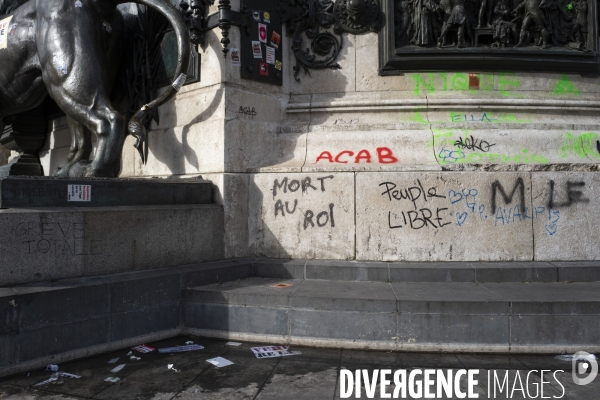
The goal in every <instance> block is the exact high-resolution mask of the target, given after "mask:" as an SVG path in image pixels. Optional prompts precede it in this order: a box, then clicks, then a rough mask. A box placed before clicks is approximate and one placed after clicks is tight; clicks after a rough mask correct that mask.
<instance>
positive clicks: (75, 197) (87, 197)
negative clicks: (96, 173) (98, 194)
mask: <svg viewBox="0 0 600 400" xmlns="http://www.w3.org/2000/svg"><path fill="white" fill-rule="evenodd" d="M67 201H92V185H68V188H67Z"/></svg>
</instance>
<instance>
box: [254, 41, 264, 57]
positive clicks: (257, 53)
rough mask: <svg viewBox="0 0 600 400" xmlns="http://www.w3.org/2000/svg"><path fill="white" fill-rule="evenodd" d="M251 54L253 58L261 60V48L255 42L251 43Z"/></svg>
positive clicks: (257, 42)
mask: <svg viewBox="0 0 600 400" xmlns="http://www.w3.org/2000/svg"><path fill="white" fill-rule="evenodd" d="M252 54H254V58H262V47H261V45H260V42H259V41H257V40H253V41H252Z"/></svg>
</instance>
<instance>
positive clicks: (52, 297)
mask: <svg viewBox="0 0 600 400" xmlns="http://www.w3.org/2000/svg"><path fill="white" fill-rule="evenodd" d="M250 261H251V260H244V259H238V260H228V261H216V262H208V263H202V264H192V265H184V266H179V267H174V268H163V269H154V270H148V271H134V272H127V273H121V274H113V275H103V276H93V277H83V278H73V279H62V280H58V281H55V282H38V283H30V284H27V285H15V286H11V287H3V288H0V318H1V320H2V325H1V327H0V376H5V375H10V374H15V373H20V372H25V371H31V370H34V369H37V368H43V367H45V366H46V365H47V364H61V363H63V362H65V361H68V360H72V359H76V358H81V357H86V356H89V355H93V354H99V353H103V352H106V351H112V350H116V349H119V348H123V347H126V346H135V345H138V344H140V343H143V342H146V341H153V340H159V339H163V338H167V337H172V336H177V335H179V334H180V333H181V329H182V325H181V297H182V290H183V287H184V286H185V285H199V284H207V283H215V282H222V281H227V280H232V279H240V278H245V277H248V276H249V275H250V272H251V263H250Z"/></svg>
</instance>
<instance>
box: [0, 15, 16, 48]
mask: <svg viewBox="0 0 600 400" xmlns="http://www.w3.org/2000/svg"><path fill="white" fill-rule="evenodd" d="M12 17H13V16H12V15H11V16H10V17H8V18H5V19H3V20H0V49H6V48H7V47H8V32H9V24H10V20H11V19H12Z"/></svg>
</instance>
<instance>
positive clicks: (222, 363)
mask: <svg viewBox="0 0 600 400" xmlns="http://www.w3.org/2000/svg"><path fill="white" fill-rule="evenodd" d="M206 361H208V362H209V363H211V364H212V365H214V366H215V367H217V368H222V367H226V366H228V365H232V364H233V363H232V362H231V361H229V360H228V359H226V358H223V357H215V358H211V359H210V360H206Z"/></svg>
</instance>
